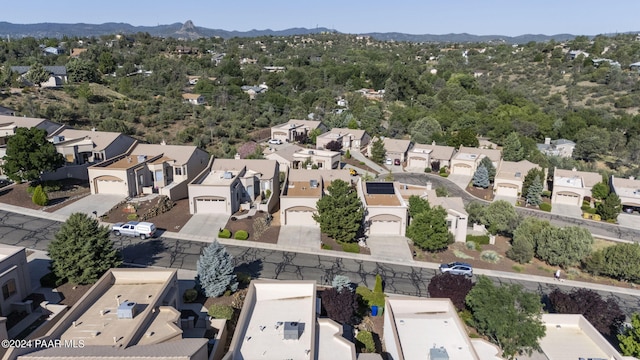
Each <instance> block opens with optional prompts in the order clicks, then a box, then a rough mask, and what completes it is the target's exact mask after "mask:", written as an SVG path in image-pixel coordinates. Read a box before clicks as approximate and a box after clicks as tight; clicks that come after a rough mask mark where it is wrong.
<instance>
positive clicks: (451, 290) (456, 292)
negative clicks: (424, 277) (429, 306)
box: [427, 274, 473, 310]
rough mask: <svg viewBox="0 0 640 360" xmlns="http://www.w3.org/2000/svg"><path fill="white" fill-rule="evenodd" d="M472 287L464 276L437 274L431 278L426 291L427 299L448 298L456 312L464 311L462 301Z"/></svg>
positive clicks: (470, 282) (471, 283)
mask: <svg viewBox="0 0 640 360" xmlns="http://www.w3.org/2000/svg"><path fill="white" fill-rule="evenodd" d="M472 287H473V282H472V281H471V280H470V279H468V278H467V277H466V276H457V275H451V274H438V275H436V276H434V277H432V278H431V281H430V282H429V286H428V287H427V290H429V297H432V298H449V299H451V302H452V303H453V305H455V307H456V308H457V309H458V310H464V309H465V304H464V300H465V298H466V297H467V294H468V293H469V291H471V288H472Z"/></svg>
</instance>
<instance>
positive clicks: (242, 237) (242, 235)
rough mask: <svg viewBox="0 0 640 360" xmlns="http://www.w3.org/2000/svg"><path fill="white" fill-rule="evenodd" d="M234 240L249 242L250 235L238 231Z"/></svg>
mask: <svg viewBox="0 0 640 360" xmlns="http://www.w3.org/2000/svg"><path fill="white" fill-rule="evenodd" d="M234 238H235V239H236V240H247V239H248V238H249V233H248V232H246V231H244V230H238V231H236V235H235V236H234Z"/></svg>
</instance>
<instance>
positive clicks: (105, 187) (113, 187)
mask: <svg viewBox="0 0 640 360" xmlns="http://www.w3.org/2000/svg"><path fill="white" fill-rule="evenodd" d="M96 194H114V195H123V196H128V195H129V191H128V190H127V186H126V185H125V183H124V181H122V180H120V179H118V178H116V177H112V176H109V177H103V178H99V179H97V180H96Z"/></svg>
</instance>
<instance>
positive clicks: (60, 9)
mask: <svg viewBox="0 0 640 360" xmlns="http://www.w3.org/2000/svg"><path fill="white" fill-rule="evenodd" d="M98 4H100V5H98ZM35 9H37V10H35ZM638 14H640V1H638V0H623V1H621V0H614V1H602V0H555V1H551V0H536V1H531V0H529V1H526V2H525V1H521V0H436V1H434V0H422V1H420V0H395V1H394V0H369V1H359V0H342V1H338V0H322V1H320V0H315V1H309V0H270V1H265V0H218V1H215V0H199V1H196V0H179V1H176V0H172V1H169V0H155V1H149V0H127V1H125V0H110V1H96V2H90V1H86V0H82V1H81V0H58V1H51V0H22V1H17V2H14V3H12V4H11V5H10V6H3V7H2V13H1V14H0V21H8V22H11V23H18V24H31V23H38V22H57V23H77V22H84V23H91V24H100V23H104V22H125V23H130V24H132V25H158V24H170V23H175V22H184V21H186V20H192V21H193V22H194V24H195V25H196V26H202V27H207V28H212V29H223V30H239V31H247V30H251V29H258V30H263V29H272V30H283V29H287V28H292V27H306V28H314V27H316V26H320V27H326V28H330V29H336V30H338V31H340V32H345V33H366V32H403V33H409V34H448V33H470V34H475V35H507V36H516V35H522V34H546V35H553V34H559V33H571V34H575V35H597V34H603V33H615V32H628V31H640V22H638V21H637V18H638Z"/></svg>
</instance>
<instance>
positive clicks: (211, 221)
mask: <svg viewBox="0 0 640 360" xmlns="http://www.w3.org/2000/svg"><path fill="white" fill-rule="evenodd" d="M227 221H229V215H227V214H195V215H193V216H192V217H191V219H189V221H187V223H186V224H184V226H183V227H182V229H180V232H179V233H180V234H183V235H192V236H201V237H207V238H210V239H211V241H213V239H216V238H217V237H218V231H219V230H220V229H223V228H224V227H225V226H226V225H227Z"/></svg>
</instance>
